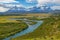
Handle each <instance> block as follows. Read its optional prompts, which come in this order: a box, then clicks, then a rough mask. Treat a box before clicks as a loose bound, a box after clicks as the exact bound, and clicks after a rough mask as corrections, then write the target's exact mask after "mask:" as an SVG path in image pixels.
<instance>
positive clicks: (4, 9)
mask: <svg viewBox="0 0 60 40" xmlns="http://www.w3.org/2000/svg"><path fill="white" fill-rule="evenodd" d="M8 10H9V8H4V7H0V12H6V11H8Z"/></svg>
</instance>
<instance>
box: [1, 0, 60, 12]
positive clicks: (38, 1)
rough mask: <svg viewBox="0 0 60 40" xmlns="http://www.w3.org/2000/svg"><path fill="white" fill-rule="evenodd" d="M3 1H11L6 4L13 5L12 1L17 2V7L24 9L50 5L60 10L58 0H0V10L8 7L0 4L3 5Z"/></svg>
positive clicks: (4, 10)
mask: <svg viewBox="0 0 60 40" xmlns="http://www.w3.org/2000/svg"><path fill="white" fill-rule="evenodd" d="M3 3H12V4H9V5H8V4H7V5H6V6H9V7H13V6H14V4H13V3H18V4H16V6H18V7H25V8H26V9H28V8H31V7H34V6H37V7H40V6H43V5H47V6H51V8H52V9H53V10H55V9H59V10H60V0H0V12H6V11H8V10H9V9H10V8H5V7H3V6H1V5H5V4H3Z"/></svg>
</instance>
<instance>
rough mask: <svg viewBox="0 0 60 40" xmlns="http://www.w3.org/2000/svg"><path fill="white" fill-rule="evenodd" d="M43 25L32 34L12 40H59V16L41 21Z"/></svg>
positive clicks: (52, 16)
mask: <svg viewBox="0 0 60 40" xmlns="http://www.w3.org/2000/svg"><path fill="white" fill-rule="evenodd" d="M41 20H43V24H42V25H41V26H40V27H39V28H37V29H36V30H35V31H34V32H32V33H29V34H26V35H23V36H20V37H17V38H14V39H13V38H12V40H60V14H58V15H51V16H49V17H47V18H44V19H41Z"/></svg>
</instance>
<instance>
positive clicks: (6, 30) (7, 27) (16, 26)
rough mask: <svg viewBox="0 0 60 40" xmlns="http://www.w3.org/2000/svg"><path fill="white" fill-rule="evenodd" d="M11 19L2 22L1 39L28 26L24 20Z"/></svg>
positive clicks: (0, 24)
mask: <svg viewBox="0 0 60 40" xmlns="http://www.w3.org/2000/svg"><path fill="white" fill-rule="evenodd" d="M6 20H7V19H6ZM10 21H11V20H10ZM10 21H8V22H6V21H2V22H0V40H2V39H4V38H7V37H8V36H11V35H14V34H16V33H18V32H20V31H22V30H24V29H26V28H27V27H28V25H27V24H26V23H25V22H23V21H19V22H10Z"/></svg>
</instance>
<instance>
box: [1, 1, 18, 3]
mask: <svg viewBox="0 0 60 40" xmlns="http://www.w3.org/2000/svg"><path fill="white" fill-rule="evenodd" d="M11 2H18V1H15V0H0V3H11Z"/></svg>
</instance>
